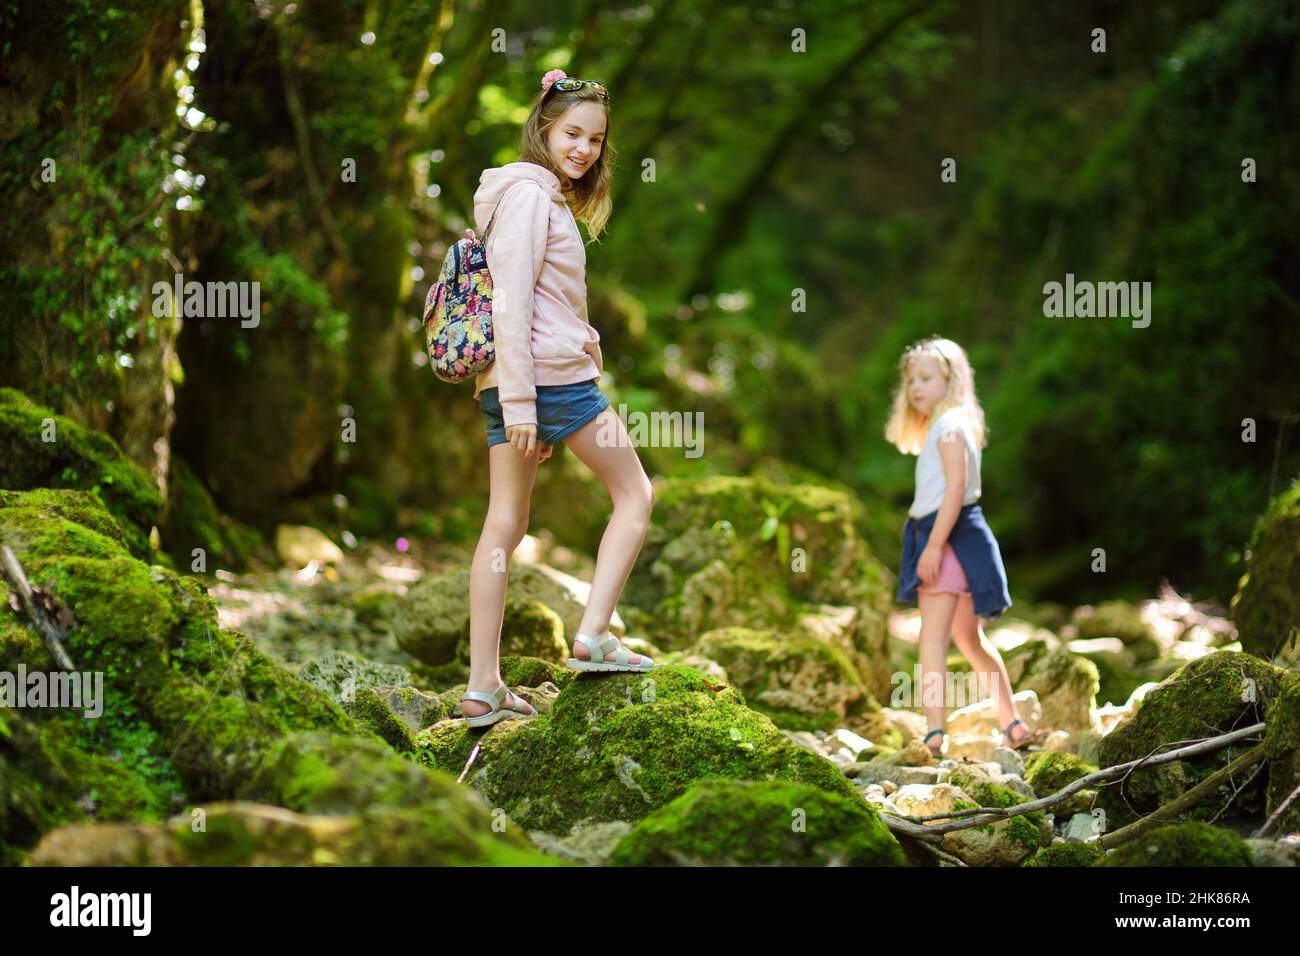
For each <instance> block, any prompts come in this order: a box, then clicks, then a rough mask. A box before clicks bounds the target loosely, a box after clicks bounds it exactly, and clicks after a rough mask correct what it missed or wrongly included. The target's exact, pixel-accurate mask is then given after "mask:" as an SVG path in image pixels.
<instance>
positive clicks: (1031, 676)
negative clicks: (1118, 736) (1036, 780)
mask: <svg viewBox="0 0 1300 956" xmlns="http://www.w3.org/2000/svg"><path fill="white" fill-rule="evenodd" d="M1003 659H1004V661H1005V663H1006V667H1007V676H1008V678H1009V679H1010V680H1011V686H1012V687H1013V688H1014V689H1015V690H1016V691H1024V690H1032V691H1033V692H1034V693H1035V694H1037V695H1038V702H1039V704H1040V705H1041V706H1042V715H1041V717H1040V718H1039V723H1040V724H1041V725H1042V726H1045V727H1051V728H1053V729H1056V730H1068V731H1071V732H1078V731H1082V730H1089V729H1091V727H1092V711H1093V710H1094V709H1095V707H1096V704H1097V688H1098V687H1099V686H1100V685H1101V678H1100V675H1099V674H1098V673H1097V665H1096V664H1094V663H1093V662H1092V661H1090V660H1088V659H1087V658H1086V657H1081V656H1080V655H1078V654H1072V653H1070V652H1069V651H1067V650H1066V649H1065V648H1063V647H1058V648H1054V649H1053V648H1049V647H1048V645H1047V643H1046V642H1045V641H1040V640H1029V641H1025V642H1024V643H1023V644H1020V645H1018V646H1016V647H1013V648H1011V650H1009V651H1007V652H1006V653H1005V654H1004V655H1003Z"/></svg>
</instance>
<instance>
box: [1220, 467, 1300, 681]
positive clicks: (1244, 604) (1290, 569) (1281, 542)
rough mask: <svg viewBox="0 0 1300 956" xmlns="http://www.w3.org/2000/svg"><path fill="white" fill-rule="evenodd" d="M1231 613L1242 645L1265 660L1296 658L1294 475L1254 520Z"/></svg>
mask: <svg viewBox="0 0 1300 956" xmlns="http://www.w3.org/2000/svg"><path fill="white" fill-rule="evenodd" d="M1232 617H1233V620H1234V621H1235V622H1236V624H1237V634H1238V637H1239V639H1240V640H1241V647H1242V650H1244V651H1247V652H1249V653H1251V654H1254V655H1255V656H1257V657H1262V658H1263V659H1264V660H1267V661H1271V660H1273V659H1274V658H1275V657H1276V658H1281V660H1280V661H1279V663H1286V662H1295V661H1297V660H1300V640H1298V639H1297V635H1300V479H1297V480H1296V481H1295V482H1294V483H1293V484H1292V485H1291V487H1290V488H1288V489H1287V490H1286V491H1284V492H1282V494H1280V495H1278V496H1277V497H1276V498H1274V499H1273V501H1272V503H1271V504H1270V505H1269V507H1268V510H1267V511H1266V512H1265V513H1264V514H1263V515H1262V516H1261V517H1260V519H1259V521H1258V522H1256V524H1255V530H1254V533H1253V534H1252V535H1251V539H1250V545H1249V550H1248V551H1247V563H1246V573H1245V574H1243V575H1242V577H1241V581H1240V582H1239V583H1238V584H1237V593H1236V594H1235V595H1234V596H1233V598H1232Z"/></svg>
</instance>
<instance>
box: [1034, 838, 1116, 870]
mask: <svg viewBox="0 0 1300 956" xmlns="http://www.w3.org/2000/svg"><path fill="white" fill-rule="evenodd" d="M1105 859H1106V851H1105V850H1103V849H1102V848H1101V847H1099V846H1098V845H1097V844H1095V843H1084V842H1082V841H1080V840H1067V841H1066V842H1065V843H1053V844H1052V845H1051V846H1045V847H1043V848H1042V849H1041V850H1039V851H1038V852H1037V853H1035V854H1034V855H1033V856H1031V857H1029V858H1028V859H1027V860H1025V862H1024V863H1021V864H1020V865H1021V866H1099V865H1100V864H1101V863H1102V861H1103V860H1105Z"/></svg>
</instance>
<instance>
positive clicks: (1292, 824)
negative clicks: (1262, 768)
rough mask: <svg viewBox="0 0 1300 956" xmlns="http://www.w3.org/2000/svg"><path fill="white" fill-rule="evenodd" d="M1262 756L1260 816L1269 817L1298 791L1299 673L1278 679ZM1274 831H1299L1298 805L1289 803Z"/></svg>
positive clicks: (1299, 766) (1298, 803)
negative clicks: (1263, 783) (1265, 765)
mask: <svg viewBox="0 0 1300 956" xmlns="http://www.w3.org/2000/svg"><path fill="white" fill-rule="evenodd" d="M1264 756H1265V758H1266V759H1267V760H1268V790H1267V791H1266V793H1265V805H1264V812H1265V814H1266V815H1267V816H1269V817H1271V816H1272V815H1273V813H1274V812H1275V811H1276V810H1277V808H1278V807H1280V806H1281V805H1282V804H1283V802H1285V801H1286V799H1287V797H1289V796H1290V795H1291V794H1292V793H1293V792H1294V791H1295V789H1296V788H1297V787H1300V673H1297V672H1296V671H1287V672H1286V673H1285V674H1284V675H1283V676H1282V684H1281V688H1280V690H1279V692H1278V696H1277V700H1276V701H1274V703H1273V706H1272V708H1271V709H1270V710H1269V713H1268V729H1267V731H1265V733H1264ZM1275 827H1276V831H1275V832H1277V833H1293V832H1296V831H1300V801H1293V802H1292V803H1291V806H1290V807H1289V808H1288V809H1287V810H1286V811H1285V812H1284V813H1283V814H1282V815H1281V816H1280V817H1278V819H1277V822H1276V824H1275Z"/></svg>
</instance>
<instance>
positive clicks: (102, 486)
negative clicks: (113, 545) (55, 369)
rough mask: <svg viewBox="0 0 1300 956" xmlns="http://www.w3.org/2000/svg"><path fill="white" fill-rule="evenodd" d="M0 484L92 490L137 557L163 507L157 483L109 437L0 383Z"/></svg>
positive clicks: (18, 487)
mask: <svg viewBox="0 0 1300 956" xmlns="http://www.w3.org/2000/svg"><path fill="white" fill-rule="evenodd" d="M0 488H6V489H10V490H13V491H28V490H31V489H36V488H71V489H80V490H83V491H91V492H94V493H95V494H96V495H98V496H99V498H100V499H101V500H102V501H103V503H104V504H105V505H106V506H107V508H108V511H109V513H110V514H111V515H112V517H113V519H114V520H116V522H117V524H118V526H119V527H120V528H121V534H120V535H119V536H118V537H120V538H121V539H122V540H123V541H124V543H125V544H126V545H127V547H128V548H129V549H130V551H131V553H132V554H134V555H135V556H137V557H148V556H149V554H150V545H149V533H150V531H151V529H152V528H153V526H154V523H155V522H156V521H157V520H158V517H159V513H160V512H161V511H162V506H163V499H162V495H161V493H160V492H159V491H158V486H157V485H156V484H155V483H154V481H153V480H152V479H151V478H150V477H149V475H148V474H147V473H146V472H145V471H144V470H143V469H142V468H140V467H139V466H137V465H136V464H134V463H133V462H132V461H131V460H130V459H128V458H127V457H126V455H125V454H123V452H122V449H121V448H119V447H118V445H117V443H116V442H115V441H113V439H111V438H109V437H108V436H107V435H104V434H102V433H100V432H96V431H92V430H90V429H87V428H82V427H81V426H80V425H78V424H77V423H76V422H74V421H73V420H72V419H70V418H65V417H63V416H62V415H56V414H55V413H54V412H53V410H51V409H49V408H46V407H44V406H42V405H37V404H36V403H35V402H33V401H31V400H30V399H29V398H27V396H26V395H24V394H23V393H22V392H18V391H15V390H14V389H11V388H0Z"/></svg>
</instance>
